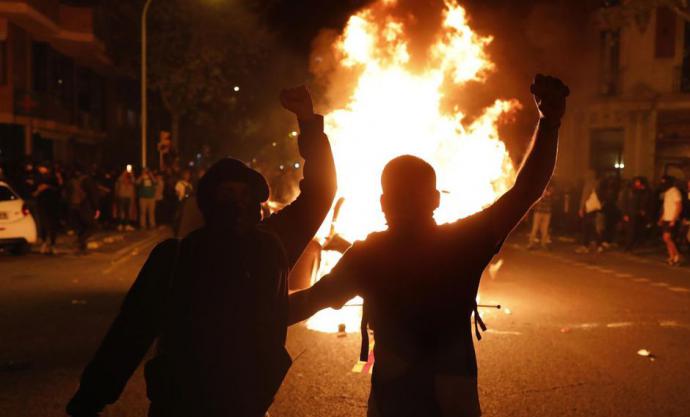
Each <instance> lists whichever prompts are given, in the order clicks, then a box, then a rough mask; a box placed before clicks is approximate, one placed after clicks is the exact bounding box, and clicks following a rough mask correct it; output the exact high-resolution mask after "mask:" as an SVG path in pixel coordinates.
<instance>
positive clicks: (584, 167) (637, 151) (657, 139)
mask: <svg viewBox="0 0 690 417" xmlns="http://www.w3.org/2000/svg"><path fill="white" fill-rule="evenodd" d="M608 3H609V4H615V2H608ZM617 7H619V6H615V5H613V6H612V7H611V8H609V10H606V9H602V10H600V11H599V12H598V13H597V16H596V18H595V19H593V21H594V23H593V24H594V25H595V26H596V29H595V30H596V31H598V37H599V42H598V44H597V45H596V48H597V51H596V57H597V59H596V64H595V66H596V68H594V71H592V74H596V75H595V76H593V77H591V83H592V85H591V91H592V92H593V93H592V94H590V95H589V97H587V99H586V101H585V103H586V104H585V105H582V106H578V107H577V108H570V109H569V111H568V115H567V118H566V120H565V121H564V125H563V127H564V130H563V134H562V136H563V139H564V140H563V142H562V143H563V147H562V149H561V155H560V158H559V166H558V170H557V173H558V174H559V175H561V176H564V177H569V178H583V177H584V176H585V174H586V172H587V171H588V170H593V171H595V172H596V173H598V174H599V175H605V174H607V173H609V174H610V173H611V172H617V173H619V174H621V176H622V177H624V178H631V177H633V176H637V175H642V176H645V177H647V178H648V179H650V180H654V179H657V178H659V177H660V176H661V175H665V174H670V175H674V176H675V177H676V178H679V179H687V178H690V22H688V21H686V20H684V19H683V18H681V17H680V16H679V15H677V14H676V13H674V12H673V11H671V10H669V9H666V8H658V9H656V10H653V11H652V12H650V13H648V14H645V15H639V16H635V18H632V19H611V18H607V16H616V15H617V16H620V15H621V14H620V13H618V14H617V13H616V12H617V10H616V8H617ZM611 9H613V10H611Z"/></svg>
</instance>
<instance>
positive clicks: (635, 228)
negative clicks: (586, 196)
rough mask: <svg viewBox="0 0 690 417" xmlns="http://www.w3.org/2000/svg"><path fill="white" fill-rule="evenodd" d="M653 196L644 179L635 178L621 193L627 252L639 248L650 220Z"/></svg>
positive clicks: (625, 248)
mask: <svg viewBox="0 0 690 417" xmlns="http://www.w3.org/2000/svg"><path fill="white" fill-rule="evenodd" d="M650 199H651V194H650V191H649V187H648V186H647V184H646V182H645V179H644V178H643V177H635V178H633V180H632V182H631V183H630V184H629V185H628V186H627V187H625V190H623V192H622V193H621V198H620V208H621V211H622V213H623V224H624V226H625V247H624V250H625V251H632V250H633V249H635V247H637V245H638V243H639V242H640V239H641V237H642V234H643V231H644V227H645V225H646V224H647V223H648V219H649V217H648V216H649V206H650Z"/></svg>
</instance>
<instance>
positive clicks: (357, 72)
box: [308, 0, 519, 332]
mask: <svg viewBox="0 0 690 417" xmlns="http://www.w3.org/2000/svg"><path fill="white" fill-rule="evenodd" d="M395 7H396V2H395V1H394V0H381V1H379V2H377V3H375V4H374V5H372V6H370V7H369V8H367V9H365V10H362V11H360V12H359V13H357V14H356V15H353V16H351V17H350V19H349V21H348V23H347V26H346V28H345V30H344V32H343V33H342V34H341V35H340V36H339V37H338V39H337V40H336V42H335V43H334V44H333V45H332V51H331V52H332V53H333V54H334V56H335V57H336V60H337V65H338V66H339V67H340V69H342V70H343V71H345V72H351V73H352V74H353V77H354V78H355V79H354V82H352V84H351V85H353V89H352V90H351V91H347V92H335V93H334V92H333V91H331V95H338V94H340V95H341V97H340V100H339V101H340V102H341V103H343V104H342V105H340V106H338V108H335V109H333V110H332V111H331V112H330V113H328V114H327V115H326V132H327V133H328V135H329V138H330V140H331V144H332V147H333V152H334V155H335V160H336V166H337V171H338V187H339V188H338V194H339V196H340V197H343V198H344V203H343V205H342V207H341V210H340V212H339V216H338V219H337V221H336V222H335V224H334V226H333V227H331V222H330V219H329V220H327V221H326V222H325V223H324V227H323V228H322V232H321V235H322V236H325V235H327V234H328V233H329V230H331V229H333V230H335V231H336V232H337V233H338V234H339V235H340V236H342V237H344V238H345V239H347V240H348V241H350V242H352V241H354V240H358V239H363V238H365V237H366V236H367V234H369V233H371V232H373V231H377V230H382V229H384V228H385V219H384V217H383V214H382V213H381V210H380V207H379V204H378V201H379V196H380V194H381V185H380V181H379V178H380V175H381V171H382V169H383V167H384V165H385V164H386V163H387V162H388V161H389V160H390V159H392V158H394V157H396V156H399V155H403V154H411V155H416V156H419V157H421V158H423V159H424V160H426V161H428V162H429V163H431V164H432V165H433V166H434V168H435V169H436V172H437V176H438V187H439V190H441V191H442V201H441V206H440V208H439V209H438V210H437V211H436V214H435V218H436V221H437V222H438V223H446V222H450V221H453V220H457V219H459V218H462V217H464V216H467V215H469V214H472V213H474V212H477V211H479V210H481V209H482V208H483V207H486V206H487V205H488V204H490V203H492V202H493V201H495V200H496V198H497V197H498V196H500V195H501V194H503V193H504V192H506V191H507V190H508V188H509V187H510V186H511V185H512V183H513V181H514V178H515V169H514V167H513V164H512V162H511V160H510V158H509V156H508V153H507V151H506V148H505V145H504V143H503V142H502V141H501V140H500V138H499V135H498V128H497V127H498V122H499V119H500V118H501V117H502V116H504V115H506V114H508V113H510V112H511V111H512V110H514V109H516V108H518V107H519V103H518V102H516V101H514V100H510V101H505V100H496V101H495V102H494V104H493V105H492V106H490V107H488V108H486V109H484V110H483V112H482V113H481V115H480V116H479V117H477V118H475V119H474V120H473V121H471V122H470V123H467V121H466V116H465V114H463V112H462V110H460V109H458V108H457V107H456V108H455V109H454V110H453V111H451V112H444V111H443V110H442V101H443V99H444V86H448V85H449V84H451V85H452V86H453V88H457V87H458V86H462V85H463V84H465V83H467V82H469V81H479V82H483V81H484V80H485V78H486V76H487V75H488V73H490V72H491V71H492V70H493V69H494V65H493V63H492V62H491V61H490V60H489V57H488V56H487V55H486V53H485V51H484V48H485V46H486V45H488V44H489V43H490V42H491V41H492V38H491V37H482V36H479V35H477V34H476V33H474V32H473V31H472V29H471V28H470V27H469V25H468V21H467V15H466V12H465V10H464V9H463V8H462V7H461V6H459V5H458V4H457V3H456V2H455V0H446V2H445V5H444V15H443V16H444V18H443V21H442V25H441V27H440V28H439V29H438V33H437V35H436V40H435V42H434V43H433V44H432V45H431V46H430V47H429V48H430V49H429V51H428V52H429V53H428V58H427V59H426V63H425V65H424V66H423V68H421V69H419V68H418V67H416V68H412V67H413V65H411V57H410V51H409V42H408V39H407V38H406V35H405V27H404V26H403V24H402V23H401V22H400V21H397V20H396V19H395V18H394V17H392V13H391V11H392V10H393V9H394V8H395ZM348 85H349V84H348ZM334 88H335V87H334ZM342 95H344V96H345V97H344V98H343V97H342ZM331 231H332V230H331ZM340 256H341V255H340V254H339V253H338V252H333V251H324V253H323V257H322V262H321V267H320V271H319V275H321V276H322V275H324V274H325V273H327V272H328V271H330V269H331V268H332V267H333V266H334V265H335V263H336V262H337V260H338V259H339V258H340ZM359 304H361V300H353V301H352V302H351V303H350V306H349V307H345V308H343V309H341V310H339V311H334V310H324V311H322V312H320V313H319V314H317V315H316V316H314V317H313V318H312V319H310V320H309V322H308V327H309V328H311V329H314V330H320V331H328V332H332V331H336V330H337V328H338V324H340V323H343V324H345V325H346V328H347V330H348V331H355V330H357V329H358V323H359V318H360V317H361V308H360V307H357V305H359Z"/></svg>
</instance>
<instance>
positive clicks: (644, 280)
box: [633, 278, 649, 282]
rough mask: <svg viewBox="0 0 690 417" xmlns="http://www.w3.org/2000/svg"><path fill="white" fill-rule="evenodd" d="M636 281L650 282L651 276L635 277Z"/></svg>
mask: <svg viewBox="0 0 690 417" xmlns="http://www.w3.org/2000/svg"><path fill="white" fill-rule="evenodd" d="M633 281H635V282H649V278H634V279H633Z"/></svg>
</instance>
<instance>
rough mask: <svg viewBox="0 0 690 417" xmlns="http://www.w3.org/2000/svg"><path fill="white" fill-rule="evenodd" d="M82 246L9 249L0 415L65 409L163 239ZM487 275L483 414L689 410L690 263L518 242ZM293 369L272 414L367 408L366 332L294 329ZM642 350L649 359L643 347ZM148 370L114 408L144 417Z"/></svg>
mask: <svg viewBox="0 0 690 417" xmlns="http://www.w3.org/2000/svg"><path fill="white" fill-rule="evenodd" d="M163 237H164V236H163V234H160V233H157V234H150V235H140V236H138V237H137V239H129V240H124V241H122V243H120V244H115V245H113V246H112V248H102V249H99V250H98V251H97V252H96V253H92V254H89V255H86V256H76V255H71V254H63V255H58V256H53V257H46V256H40V255H36V254H32V255H28V256H26V257H22V258H15V257H11V256H8V255H2V254H0V416H2V417H14V416H18V417H19V416H22V417H24V416H27V417H33V416H42V417H47V416H62V415H64V413H63V411H62V410H63V409H64V405H65V403H66V401H67V400H68V399H69V397H70V395H71V394H72V393H73V392H74V389H75V388H76V386H77V381H78V377H79V374H80V372H81V369H82V367H83V366H84V364H85V362H86V361H87V360H88V359H89V357H90V355H91V354H92V353H93V351H94V350H95V348H96V346H97V344H98V343H99V341H100V338H101V337H102V336H103V334H104V332H105V331H106V329H107V326H108V325H109V323H110V320H111V319H112V318H113V315H114V314H115V312H116V311H117V309H118V306H119V303H120V302H121V300H122V297H123V295H124V293H125V291H126V290H127V288H128V287H129V285H130V284H131V283H132V281H133V279H134V277H135V275H136V272H137V270H138V268H139V267H140V266H141V264H142V263H143V262H144V260H145V258H146V255H147V254H148V252H149V251H150V250H151V248H152V246H153V244H154V243H155V241H157V240H159V239H161V238H163ZM497 259H501V260H502V261H503V262H502V266H501V268H500V269H498V271H497V272H496V273H495V274H493V275H492V274H489V273H487V274H485V277H484V279H483V282H482V286H481V289H480V295H481V302H482V303H492V302H496V303H500V304H501V305H502V306H503V308H502V309H501V310H490V309H486V310H484V311H483V317H484V320H485V321H486V323H487V325H488V326H489V331H488V332H486V333H485V334H484V338H483V339H482V341H481V342H478V343H476V346H477V353H478V359H479V384H480V396H481V401H482V407H483V410H484V415H485V416H554V415H563V416H688V415H690V412H689V411H688V410H690V384H689V382H688V381H690V379H689V378H688V376H690V270H688V269H685V268H682V269H678V268H675V269H674V268H670V267H666V266H664V265H663V264H661V263H659V262H658V261H656V260H654V259H652V260H650V259H646V258H635V257H632V256H626V255H623V254H619V253H604V254H603V255H575V254H573V253H572V250H571V249H570V248H557V249H556V250H554V251H553V252H542V251H535V252H528V251H526V250H525V249H524V248H522V247H519V246H517V245H515V244H508V245H506V247H505V248H504V250H503V251H502V253H501V254H500V255H499V256H498V257H497ZM288 349H289V351H290V353H291V354H292V356H293V358H295V362H294V365H293V367H292V369H291V370H290V373H289V374H288V377H287V379H286V381H285V383H284V385H283V387H282V388H281V391H280V392H279V394H278V396H277V398H276V401H275V404H274V406H273V407H272V409H271V416H273V417H280V416H318V417H323V416H347V417H357V416H365V414H366V398H367V393H368V389H369V375H367V374H362V373H355V372H353V371H352V369H353V365H354V364H355V362H356V359H357V356H358V352H359V335H358V334H357V333H353V334H348V335H347V336H345V337H338V336H337V335H336V334H329V333H318V332H314V331H311V330H308V329H307V328H306V327H305V326H304V325H298V326H295V327H293V328H292V329H291V330H290V334H289V338H288ZM641 349H646V350H647V351H649V352H650V353H651V355H652V356H641V355H640V354H638V351H640V350H641ZM146 405H147V404H146V399H145V394H144V384H143V377H142V373H141V369H140V370H139V371H137V373H136V374H135V375H134V377H133V378H132V380H131V381H130V383H129V385H128V387H127V389H126V390H125V392H124V393H123V396H122V398H121V399H120V401H119V402H118V403H117V404H115V405H114V406H112V407H109V408H108V410H107V411H106V413H105V414H104V415H106V416H145V415H146Z"/></svg>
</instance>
